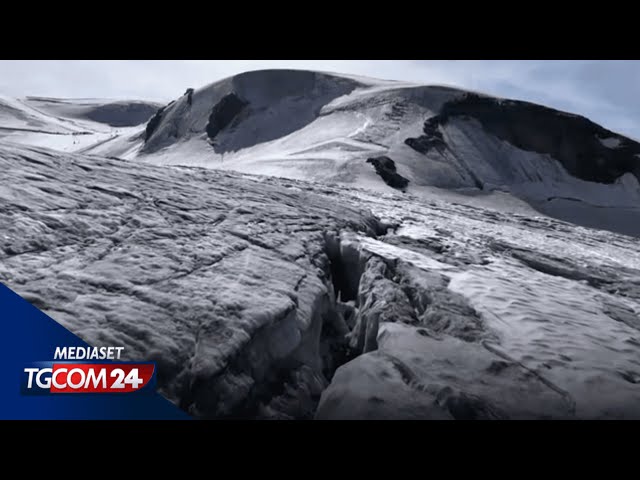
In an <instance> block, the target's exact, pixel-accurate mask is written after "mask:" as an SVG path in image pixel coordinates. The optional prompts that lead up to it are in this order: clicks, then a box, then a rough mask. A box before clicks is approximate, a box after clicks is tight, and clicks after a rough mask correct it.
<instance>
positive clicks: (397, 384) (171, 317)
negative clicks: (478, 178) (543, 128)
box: [0, 145, 640, 419]
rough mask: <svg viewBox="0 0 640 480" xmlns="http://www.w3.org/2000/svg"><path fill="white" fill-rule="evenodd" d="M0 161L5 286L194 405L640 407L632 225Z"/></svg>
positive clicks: (447, 409) (97, 165)
mask: <svg viewBox="0 0 640 480" xmlns="http://www.w3.org/2000/svg"><path fill="white" fill-rule="evenodd" d="M0 171H2V174H1V178H2V181H1V182H0V231H2V235H0V281H2V282H3V283H5V284H7V285H8V286H9V287H11V288H13V289H15V290H16V291H17V292H18V293H20V294H21V295H23V296H24V297H25V298H27V299H28V300H29V301H31V302H32V303H33V304H34V305H36V306H38V307H39V308H42V309H43V310H44V311H46V312H47V313H48V314H50V315H51V316H53V318H55V319H56V320H57V321H59V322H60V323H61V324H63V325H64V326H66V327H67V328H69V329H70V330H72V331H73V332H75V333H76V334H78V335H80V336H81V337H82V338H83V339H85V340H87V341H88V342H89V343H90V344H92V345H95V346H102V345H104V346H112V345H122V346H124V347H125V348H126V350H125V356H126V357H127V358H128V359H132V360H133V359H135V360H153V361H156V362H157V363H158V367H159V373H160V385H161V392H162V393H163V394H164V395H166V396H167V398H169V399H171V400H172V401H174V402H175V403H177V404H178V405H180V406H181V407H182V408H184V409H185V410H187V411H189V412H191V413H192V414H194V415H198V416H205V417H215V418H219V417H242V418H247V417H250V418H311V417H312V416H314V412H315V416H316V417H317V418H425V419H426V418H640V411H639V408H640V407H638V405H640V383H639V379H640V364H639V361H638V355H637V352H638V346H639V345H640V322H638V312H640V258H639V255H638V250H637V245H636V243H635V241H634V240H633V239H632V238H630V237H625V236H620V235H616V234H613V233H609V232H605V231H598V230H590V229H587V228H581V227H577V226H574V225H571V224H567V223H564V222H560V221H556V220H553V219H550V218H546V217H539V216H531V215H524V214H518V215H513V214H505V213H503V212H500V211H498V210H491V209H488V208H484V207H479V206H475V207H474V206H471V205H464V204H455V203H452V202H450V201H445V200H428V201H427V200H424V199H423V198H422V197H414V196H411V195H402V194H388V195H378V194H375V193H374V192H371V191H368V190H362V189H358V188H353V187H352V188H344V187H340V186H336V185H334V186H330V185H322V184H312V183H307V182H302V181H295V180H283V179H277V178H269V177H254V176H250V175H241V174H235V173H229V172H219V171H215V170H207V169H198V168H186V167H157V166H152V165H144V164H137V163H133V162H128V161H122V160H115V159H106V158H103V157H98V156H87V155H77V154H61V153H59V152H54V151H52V150H46V149H41V148H37V147H19V146H6V145H5V146H3V147H0ZM385 229H387V230H386V233H385ZM339 365H342V366H340V367H339V368H338V370H337V372H336V373H335V375H334V374H333V370H334V369H335V367H338V366H339ZM321 395H322V397H321V400H320V396H321ZM318 401H320V402H319V406H318V407H317V411H316V406H317V405H318Z"/></svg>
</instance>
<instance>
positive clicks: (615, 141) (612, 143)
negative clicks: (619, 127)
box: [598, 137, 622, 148]
mask: <svg viewBox="0 0 640 480" xmlns="http://www.w3.org/2000/svg"><path fill="white" fill-rule="evenodd" d="M598 140H599V141H600V143H601V144H602V145H604V146H605V147H607V148H618V147H619V146H620V144H621V143H622V141H621V140H620V139H619V138H616V137H610V138H598Z"/></svg>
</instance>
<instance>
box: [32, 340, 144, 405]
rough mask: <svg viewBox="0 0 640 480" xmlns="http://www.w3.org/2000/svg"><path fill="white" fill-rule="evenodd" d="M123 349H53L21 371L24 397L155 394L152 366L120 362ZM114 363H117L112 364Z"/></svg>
mask: <svg viewBox="0 0 640 480" xmlns="http://www.w3.org/2000/svg"><path fill="white" fill-rule="evenodd" d="M123 350H124V348H123V347H56V349H55V353H54V356H53V361H41V362H33V363H32V364H30V365H27V366H25V367H24V368H23V371H22V377H21V392H22V394H23V395H55V394H81V393H86V394H96V393H103V394H104V393H108V394H123V393H134V392H147V393H153V392H154V388H153V386H154V384H155V364H154V363H150V362H142V363H140V362H122V361H119V360H120V358H121V356H122V352H123ZM114 360H116V361H114Z"/></svg>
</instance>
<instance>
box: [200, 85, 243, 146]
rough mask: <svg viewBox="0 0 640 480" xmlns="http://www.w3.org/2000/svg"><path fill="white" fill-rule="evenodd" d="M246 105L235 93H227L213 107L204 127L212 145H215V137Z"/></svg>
mask: <svg viewBox="0 0 640 480" xmlns="http://www.w3.org/2000/svg"><path fill="white" fill-rule="evenodd" d="M247 105H248V104H247V102H245V101H243V100H242V99H241V98H240V97H238V96H237V95H236V94H235V93H229V94H227V95H225V96H224V97H222V98H221V99H220V101H219V102H218V103H216V104H215V105H214V106H213V108H212V109H211V114H210V115H209V121H208V123H207V126H206V131H207V136H208V137H209V140H210V142H211V143H212V144H214V143H215V138H216V135H217V134H218V133H219V132H220V131H221V130H223V129H224V128H225V127H227V126H228V125H229V124H230V123H231V122H232V121H233V120H234V119H235V118H236V117H237V116H238V115H239V114H240V112H241V111H242V109H243V108H244V107H245V106H247Z"/></svg>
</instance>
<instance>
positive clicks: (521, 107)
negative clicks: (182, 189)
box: [405, 94, 640, 183]
mask: <svg viewBox="0 0 640 480" xmlns="http://www.w3.org/2000/svg"><path fill="white" fill-rule="evenodd" d="M454 117H457V118H460V117H470V118H473V119H475V120H477V121H479V122H480V123H481V124H482V126H483V128H484V129H485V130H487V131H488V132H489V133H491V134H493V135H495V136H496V137H498V138H499V139H501V140H504V141H506V142H509V143H510V144H512V145H514V146H515V147H517V148H520V149H522V150H526V151H532V152H538V153H541V154H547V155H550V156H551V157H553V158H555V159H556V160H558V161H559V162H560V163H561V164H562V165H563V166H564V167H565V168H566V169H567V171H568V172H569V173H570V174H571V175H573V176H575V177H578V178H580V179H582V180H587V181H592V182H599V183H613V182H614V181H615V180H616V179H618V178H619V177H620V176H622V175H623V174H625V173H629V172H630V173H632V174H633V175H635V176H636V178H638V179H639V180H640V157H639V156H638V155H639V154H640V144H639V143H637V142H634V141H633V140H630V139H628V138H626V137H623V136H621V135H618V134H616V133H614V132H611V131H609V130H607V129H605V128H603V127H601V126H599V125H597V124H595V123H593V122H592V121H590V120H588V119H586V118H584V117H581V116H578V115H571V114H567V113H564V112H560V111H558V110H554V109H551V108H548V107H543V106H541V105H535V104H533V103H528V102H521V101H515V100H501V99H496V98H491V97H485V96H480V95H476V94H466V95H464V96H462V97H461V98H459V99H456V100H452V101H450V102H447V103H445V104H444V105H443V107H442V109H441V111H440V113H439V114H438V115H436V116H435V117H432V118H430V119H429V120H427V121H426V122H425V125H424V135H422V136H420V137H418V138H410V139H407V140H406V141H405V143H406V144H407V145H409V146H410V147H411V148H413V149H415V150H417V151H419V152H421V153H426V152H428V151H429V150H430V149H431V148H433V147H436V146H439V145H441V141H442V135H440V136H438V133H439V132H438V133H436V132H437V127H438V126H442V125H446V123H447V122H448V121H449V119H451V118H454ZM607 140H609V141H610V142H612V145H610V146H607V145H605V144H604V143H603V141H605V143H606V141H607Z"/></svg>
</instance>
